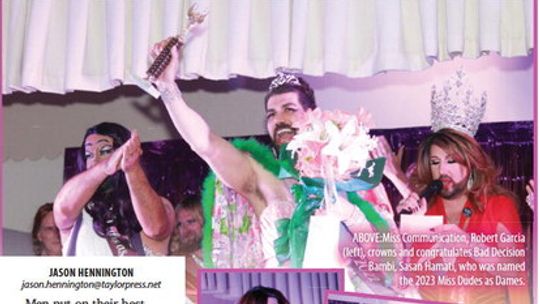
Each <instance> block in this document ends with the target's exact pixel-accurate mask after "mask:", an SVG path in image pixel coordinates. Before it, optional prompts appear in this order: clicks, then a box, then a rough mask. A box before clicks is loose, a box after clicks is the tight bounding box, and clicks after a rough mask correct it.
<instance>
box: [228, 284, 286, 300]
mask: <svg viewBox="0 0 540 304" xmlns="http://www.w3.org/2000/svg"><path fill="white" fill-rule="evenodd" d="M272 298H273V299H276V300H277V302H278V304H289V300H287V298H285V296H284V295H283V293H281V291H279V290H277V289H275V288H270V287H264V286H255V287H253V288H251V289H250V290H248V291H247V292H246V293H245V294H244V295H243V296H242V298H240V301H238V304H266V303H267V302H268V299H272Z"/></svg>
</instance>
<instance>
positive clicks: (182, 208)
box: [169, 196, 204, 256]
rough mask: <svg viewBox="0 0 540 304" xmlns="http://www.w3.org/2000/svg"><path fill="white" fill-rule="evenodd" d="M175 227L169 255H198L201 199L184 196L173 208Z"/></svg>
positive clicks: (200, 230)
mask: <svg viewBox="0 0 540 304" xmlns="http://www.w3.org/2000/svg"><path fill="white" fill-rule="evenodd" d="M175 218H176V229H175V231H174V234H173V237H172V238H171V243H170V247H169V249H170V253H171V255H184V256H186V255H190V254H196V255H197V256H199V255H200V249H201V241H202V227H203V223H204V221H203V211H202V205H201V200H200V199H199V198H198V197H196V196H188V197H186V198H185V199H184V200H183V201H182V202H181V203H180V204H179V205H178V206H177V207H176V209H175Z"/></svg>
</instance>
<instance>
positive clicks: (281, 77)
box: [268, 72, 302, 91]
mask: <svg viewBox="0 0 540 304" xmlns="http://www.w3.org/2000/svg"><path fill="white" fill-rule="evenodd" d="M285 84H288V85H295V86H302V84H301V83H300V80H299V79H298V77H296V76H294V75H293V74H288V73H284V72H278V73H277V76H276V78H274V80H272V82H271V83H270V86H269V87H268V91H272V90H274V89H276V88H277V87H280V86H282V85H285Z"/></svg>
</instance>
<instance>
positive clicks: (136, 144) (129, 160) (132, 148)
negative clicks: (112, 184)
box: [120, 131, 142, 173]
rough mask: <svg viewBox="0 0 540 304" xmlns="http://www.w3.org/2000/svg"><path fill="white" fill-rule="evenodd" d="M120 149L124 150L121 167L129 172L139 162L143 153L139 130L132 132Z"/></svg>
mask: <svg viewBox="0 0 540 304" xmlns="http://www.w3.org/2000/svg"><path fill="white" fill-rule="evenodd" d="M120 149H122V151H123V152H122V160H121V162H120V168H121V169H122V171H124V172H126V173H127V172H129V171H130V170H132V169H133V168H134V167H135V166H136V165H138V164H139V159H140V158H141V155H142V149H141V140H140V138H139V134H138V133H137V131H132V132H131V138H130V139H129V140H128V141H127V142H126V143H124V145H122V147H121V148H120Z"/></svg>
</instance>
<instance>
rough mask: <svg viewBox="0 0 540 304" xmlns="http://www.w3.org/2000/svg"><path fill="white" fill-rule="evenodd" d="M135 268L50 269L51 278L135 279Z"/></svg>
mask: <svg viewBox="0 0 540 304" xmlns="http://www.w3.org/2000/svg"><path fill="white" fill-rule="evenodd" d="M133 273H134V270H133V268H50V270H49V277H100V278H103V277H133V276H134V275H133Z"/></svg>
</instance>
